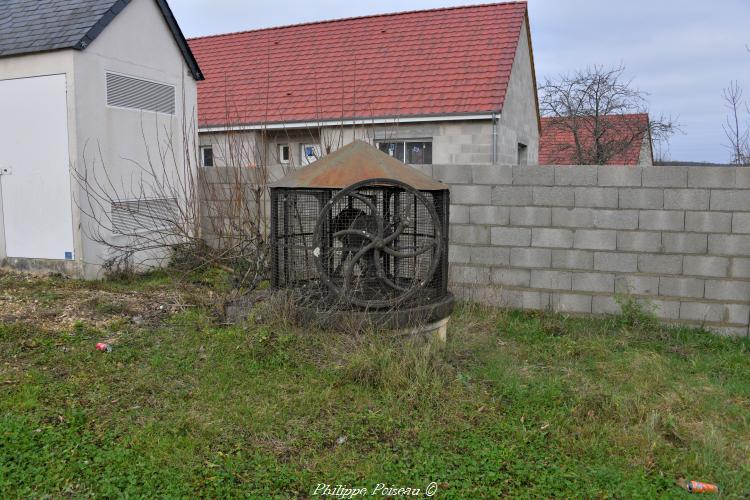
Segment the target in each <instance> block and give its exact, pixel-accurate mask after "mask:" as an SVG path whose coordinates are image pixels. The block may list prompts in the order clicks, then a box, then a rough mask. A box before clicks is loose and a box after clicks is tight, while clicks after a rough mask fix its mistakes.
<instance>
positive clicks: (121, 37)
mask: <svg viewBox="0 0 750 500" xmlns="http://www.w3.org/2000/svg"><path fill="white" fill-rule="evenodd" d="M74 66H75V72H74V78H75V88H76V101H75V115H76V117H77V119H76V122H75V134H76V137H77V141H78V148H77V150H76V156H75V157H74V159H73V164H74V167H75V168H77V169H83V168H87V169H92V168H93V169H95V170H96V171H97V173H98V175H103V174H104V171H105V170H106V173H107V175H108V176H109V177H110V178H112V179H115V180H116V181H115V186H116V187H117V189H116V191H117V192H116V193H115V192H113V193H112V194H115V195H117V196H118V197H120V198H122V199H133V198H137V197H139V194H138V189H139V186H140V185H141V182H140V180H139V179H140V176H141V175H142V173H141V170H140V168H139V166H140V167H144V168H148V167H149V162H151V165H153V166H154V167H155V168H156V169H157V170H158V171H160V172H161V170H162V168H163V167H162V166H164V167H165V169H164V170H165V172H166V175H167V176H168V177H169V178H172V179H174V178H175V176H177V175H181V176H183V178H184V177H186V176H187V175H190V174H189V172H190V171H191V170H190V169H191V168H193V167H194V165H195V157H194V154H195V151H196V149H197V144H196V143H197V138H196V131H197V125H196V124H197V93H196V92H197V90H196V89H197V87H196V82H195V80H194V79H193V77H192V75H191V74H190V71H189V68H188V66H187V64H186V63H185V60H184V58H183V56H182V53H181V52H180V50H179V47H178V46H177V43H176V42H175V40H174V38H173V36H172V34H171V32H170V31H169V28H168V26H167V24H166V22H165V20H164V18H163V16H162V14H161V12H160V10H159V9H158V6H157V5H156V3H155V2H154V1H153V0H133V1H132V2H131V3H130V4H128V6H127V7H125V9H124V10H123V11H122V12H121V13H120V14H119V15H118V16H117V17H115V19H114V20H113V21H112V22H111V24H110V25H109V26H108V27H107V28H106V29H105V30H104V31H103V32H102V33H101V34H100V35H99V37H97V38H96V39H95V40H94V41H93V42H92V43H91V45H90V46H89V47H87V48H86V50H83V51H77V52H75V54H74ZM108 71H110V72H115V73H120V74H123V75H127V76H132V77H135V78H141V79H146V80H152V81H155V82H159V83H164V84H169V85H173V86H174V87H175V89H176V101H177V102H176V110H175V114H174V115H168V114H160V113H154V112H149V111H138V110H131V109H120V108H113V107H109V106H107V104H106V103H107V101H106V73H107V72H108ZM185 141H186V142H185ZM186 147H187V150H188V153H189V156H190V158H191V160H190V161H189V162H187V163H186V162H185V161H184V158H185V153H186V151H185V149H186ZM100 150H101V153H100ZM162 158H163V160H162ZM186 169H187V170H186ZM146 178H147V179H148V177H146ZM151 194H152V193H146V196H150V195H151ZM76 196H77V197H78V199H79V200H80V202H81V203H82V206H87V204H86V200H85V199H84V198H85V197H83V196H82V193H81V191H80V190H78V192H77V193H76ZM87 208H90V207H87ZM91 224H92V223H91V221H90V220H88V218H86V217H85V216H84V217H83V220H82V230H83V231H84V233H86V232H88V230H89V227H90V226H91ZM115 238H117V237H115ZM81 255H82V258H83V261H84V267H85V272H86V275H87V276H89V277H91V276H95V275H96V274H97V273H98V271H99V268H100V265H101V263H102V261H103V260H104V259H105V258H106V257H107V249H106V247H103V246H101V245H99V244H97V243H95V242H93V241H91V240H90V239H88V238H86V237H84V238H82V252H81Z"/></svg>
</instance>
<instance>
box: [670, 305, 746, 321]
mask: <svg viewBox="0 0 750 500" xmlns="http://www.w3.org/2000/svg"><path fill="white" fill-rule="evenodd" d="M748 317H750V306H748V305H746V304H717V303H715V302H714V303H705V302H683V303H682V304H681V305H680V319H686V320H691V321H700V322H704V321H710V322H714V323H735V324H747V322H748Z"/></svg>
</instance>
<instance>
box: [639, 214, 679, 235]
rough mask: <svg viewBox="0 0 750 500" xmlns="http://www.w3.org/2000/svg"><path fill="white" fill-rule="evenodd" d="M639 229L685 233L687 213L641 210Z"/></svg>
mask: <svg viewBox="0 0 750 500" xmlns="http://www.w3.org/2000/svg"><path fill="white" fill-rule="evenodd" d="M638 227H639V228H640V229H650V230H653V231H683V230H684V229H685V212H677V211H671V210H641V213H640V215H639V218H638Z"/></svg>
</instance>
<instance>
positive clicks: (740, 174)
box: [721, 167, 750, 189]
mask: <svg viewBox="0 0 750 500" xmlns="http://www.w3.org/2000/svg"><path fill="white" fill-rule="evenodd" d="M722 170H723V169H722ZM727 170H728V169H727ZM734 171H735V174H736V176H737V179H736V183H735V186H734V187H737V188H739V189H745V188H750V168H748V167H737V168H735V169H734ZM721 187H732V186H721Z"/></svg>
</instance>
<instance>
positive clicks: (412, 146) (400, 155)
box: [377, 140, 432, 165]
mask: <svg viewBox="0 0 750 500" xmlns="http://www.w3.org/2000/svg"><path fill="white" fill-rule="evenodd" d="M377 146H378V149H380V150H381V151H382V152H384V153H386V154H389V155H391V156H393V157H394V158H396V159H397V160H400V161H402V162H404V163H411V164H413V165H429V164H432V141H417V140H404V141H393V142H378V143H377Z"/></svg>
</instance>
